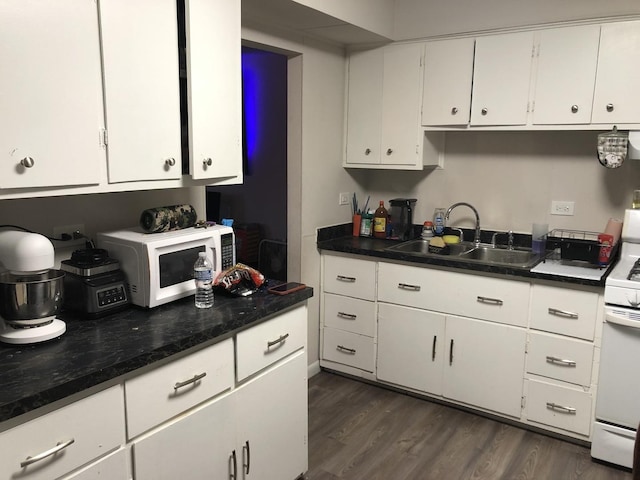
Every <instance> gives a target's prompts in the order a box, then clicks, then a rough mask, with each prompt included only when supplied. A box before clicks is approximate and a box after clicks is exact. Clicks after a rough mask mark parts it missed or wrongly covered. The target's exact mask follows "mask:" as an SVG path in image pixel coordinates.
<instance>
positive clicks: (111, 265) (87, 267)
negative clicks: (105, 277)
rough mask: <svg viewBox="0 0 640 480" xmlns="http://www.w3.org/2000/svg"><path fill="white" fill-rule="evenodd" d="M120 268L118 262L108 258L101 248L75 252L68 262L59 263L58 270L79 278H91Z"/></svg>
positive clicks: (107, 254)
mask: <svg viewBox="0 0 640 480" xmlns="http://www.w3.org/2000/svg"><path fill="white" fill-rule="evenodd" d="M119 268H120V262H118V260H116V259H114V258H111V257H109V253H108V252H107V251H106V250H104V249H102V248H86V249H84V250H76V251H74V252H73V253H72V254H71V258H70V259H69V260H63V261H62V262H60V269H61V270H64V271H66V272H69V273H73V274H75V275H79V276H81V277H91V276H94V275H100V274H103V273H107V272H113V271H115V270H118V269H119Z"/></svg>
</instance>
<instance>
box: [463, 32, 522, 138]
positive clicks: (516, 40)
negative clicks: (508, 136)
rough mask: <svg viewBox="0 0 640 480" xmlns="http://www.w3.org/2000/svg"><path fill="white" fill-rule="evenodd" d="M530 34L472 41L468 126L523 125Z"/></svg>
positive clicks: (507, 35) (520, 33) (489, 37)
mask: <svg viewBox="0 0 640 480" xmlns="http://www.w3.org/2000/svg"><path fill="white" fill-rule="evenodd" d="M532 52H533V32H519V33H508V34H501V35H489V36H486V37H479V38H477V39H476V51H475V63H474V71H473V100H472V103H471V125H477V126H483V125H526V123H527V112H528V100H529V84H530V79H531V64H532Z"/></svg>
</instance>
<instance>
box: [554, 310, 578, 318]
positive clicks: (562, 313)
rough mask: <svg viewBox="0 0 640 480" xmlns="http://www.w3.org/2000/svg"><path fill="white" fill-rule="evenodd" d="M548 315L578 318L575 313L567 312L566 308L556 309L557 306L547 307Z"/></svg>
mask: <svg viewBox="0 0 640 480" xmlns="http://www.w3.org/2000/svg"><path fill="white" fill-rule="evenodd" d="M549 315H555V316H556V317H563V318H578V314H577V313H573V312H568V311H566V310H558V309H557V308H549Z"/></svg>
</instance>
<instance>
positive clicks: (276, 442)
mask: <svg viewBox="0 0 640 480" xmlns="http://www.w3.org/2000/svg"><path fill="white" fill-rule="evenodd" d="M235 397H236V401H237V405H238V434H237V438H238V442H239V443H238V445H239V447H238V449H239V450H238V451H241V452H242V455H240V457H239V459H238V468H239V469H240V468H242V473H243V475H244V476H240V475H239V476H238V477H237V478H244V479H246V480H250V479H260V480H293V479H295V478H297V477H298V476H300V475H301V474H302V473H304V472H306V471H307V469H308V453H307V431H308V426H307V403H308V402H307V355H306V352H299V353H297V354H295V355H292V356H291V357H289V358H288V359H287V360H285V361H284V362H283V363H281V364H278V365H277V366H275V367H273V368H272V369H271V370H270V371H268V372H266V373H265V374H263V375H260V376H258V377H256V378H255V379H253V380H250V381H249V382H247V383H246V384H245V385H242V386H241V387H240V388H238V390H236V393H235ZM175 478H177V477H175ZM216 478H218V477H216ZM219 478H222V477H219Z"/></svg>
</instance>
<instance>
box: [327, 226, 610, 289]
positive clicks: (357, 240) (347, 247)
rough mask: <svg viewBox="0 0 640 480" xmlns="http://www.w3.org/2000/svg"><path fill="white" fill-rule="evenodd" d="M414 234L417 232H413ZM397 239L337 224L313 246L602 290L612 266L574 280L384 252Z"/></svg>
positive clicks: (522, 238) (519, 238)
mask: <svg viewBox="0 0 640 480" xmlns="http://www.w3.org/2000/svg"><path fill="white" fill-rule="evenodd" d="M416 233H417V232H416ZM482 234H483V236H482V239H481V240H482V242H483V243H490V242H491V235H492V234H493V232H492V231H489V232H485V231H483V232H482ZM472 236H473V233H472V232H471V231H465V238H472ZM515 242H516V245H519V244H521V245H527V244H530V242H531V237H530V236H529V235H521V234H516V235H515ZM397 243H398V240H387V239H376V238H370V237H354V236H353V235H352V234H351V224H350V223H349V224H344V225H337V226H334V227H326V228H323V229H319V230H318V237H317V247H318V249H319V250H323V251H328V252H341V253H348V254H353V255H364V256H368V257H373V258H377V259H382V260H397V261H402V262H409V263H412V264H415V265H418V266H420V265H424V266H426V265H437V266H441V267H450V268H452V269H456V270H466V271H469V270H472V271H476V272H484V273H493V274H500V275H506V276H515V277H524V278H534V279H541V280H552V281H556V282H562V283H568V284H576V285H586V286H593V287H604V282H605V279H606V277H607V275H608V274H609V272H610V271H611V268H612V266H613V263H614V262H612V264H611V265H610V266H609V267H608V268H607V270H606V271H605V272H604V273H603V275H602V277H601V278H600V280H591V279H585V278H576V277H570V276H560V275H551V274H546V273H536V272H532V271H531V269H528V268H516V267H509V266H503V265H489V264H484V263H477V262H465V261H462V260H459V259H451V257H448V256H446V255H441V256H435V255H433V256H429V257H421V256H416V255H410V254H406V253H402V252H397V251H390V250H387V248H388V247H390V246H392V245H396V244H397Z"/></svg>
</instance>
